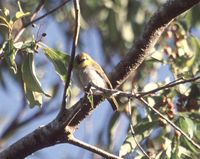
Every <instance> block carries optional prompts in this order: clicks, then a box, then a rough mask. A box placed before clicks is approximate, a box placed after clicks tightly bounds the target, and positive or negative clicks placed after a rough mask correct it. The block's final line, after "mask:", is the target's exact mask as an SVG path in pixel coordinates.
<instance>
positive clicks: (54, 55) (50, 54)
mask: <svg viewBox="0 0 200 159" xmlns="http://www.w3.org/2000/svg"><path fill="white" fill-rule="evenodd" d="M43 51H44V53H45V55H46V56H47V58H48V59H49V60H50V61H51V62H52V63H53V65H54V67H55V69H56V73H57V74H58V75H59V76H60V78H61V80H62V81H65V79H66V74H67V69H66V66H67V63H68V62H69V59H70V56H69V55H67V54H65V53H63V52H60V51H57V50H54V49H52V48H49V47H47V46H45V48H43Z"/></svg>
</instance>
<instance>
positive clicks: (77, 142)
mask: <svg viewBox="0 0 200 159" xmlns="http://www.w3.org/2000/svg"><path fill="white" fill-rule="evenodd" d="M68 143H70V144H72V145H76V146H79V147H81V148H84V149H86V150H88V151H91V152H94V153H96V154H98V155H100V156H102V157H104V158H109V159H122V158H121V157H119V156H116V155H113V154H111V153H109V152H106V151H104V150H102V149H100V148H98V147H95V146H92V145H90V144H87V143H85V142H83V141H80V140H78V139H76V138H74V137H73V136H72V135H70V137H69V139H68Z"/></svg>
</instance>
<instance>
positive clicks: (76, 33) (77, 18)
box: [59, 0, 80, 115]
mask: <svg viewBox="0 0 200 159" xmlns="http://www.w3.org/2000/svg"><path fill="white" fill-rule="evenodd" d="M74 9H75V31H74V38H73V43H72V51H71V58H70V62H69V64H68V69H67V76H66V82H65V88H64V93H63V98H62V105H61V109H60V113H59V115H60V114H61V113H62V112H63V111H64V110H65V105H66V98H67V94H66V92H67V89H68V88H69V85H70V80H71V72H72V69H73V63H74V58H75V54H76V47H77V45H78V37H79V30H80V15H79V14H80V6H79V0H74Z"/></svg>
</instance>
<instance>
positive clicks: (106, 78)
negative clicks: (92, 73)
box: [94, 63, 112, 88]
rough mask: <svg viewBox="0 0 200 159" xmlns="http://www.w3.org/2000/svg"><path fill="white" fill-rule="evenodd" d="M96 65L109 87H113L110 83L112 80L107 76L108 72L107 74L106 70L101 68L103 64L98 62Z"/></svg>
mask: <svg viewBox="0 0 200 159" xmlns="http://www.w3.org/2000/svg"><path fill="white" fill-rule="evenodd" d="M94 67H97V69H96V71H97V73H98V74H99V75H100V76H101V77H102V78H103V79H104V80H105V81H106V84H107V86H108V88H112V84H111V83H110V80H109V79H108V77H107V76H106V74H105V72H104V70H103V69H102V68H101V66H100V65H99V64H97V63H96V64H95V66H94Z"/></svg>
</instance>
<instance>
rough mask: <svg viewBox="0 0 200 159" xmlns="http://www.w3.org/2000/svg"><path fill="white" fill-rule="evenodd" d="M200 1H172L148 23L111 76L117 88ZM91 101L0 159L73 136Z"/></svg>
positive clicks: (81, 103) (84, 101)
mask: <svg viewBox="0 0 200 159" xmlns="http://www.w3.org/2000/svg"><path fill="white" fill-rule="evenodd" d="M199 2H200V0H184V1H180V0H170V1H167V2H166V4H165V5H164V6H163V7H162V8H161V9H160V10H159V11H158V12H157V13H155V14H154V16H153V17H152V18H151V20H150V21H149V22H148V23H147V25H146V27H145V30H144V32H143V34H142V35H141V36H140V38H139V39H138V40H137V41H136V42H135V44H134V47H133V48H132V49H131V51H130V52H129V53H128V54H127V55H126V57H125V58H124V59H122V61H121V62H120V63H119V64H118V65H117V66H116V68H115V69H114V70H113V72H112V73H111V82H112V84H113V86H114V88H117V87H118V86H119V85H120V84H121V83H122V82H123V81H124V80H126V79H127V77H128V75H129V74H130V73H131V72H133V71H135V70H136V69H137V67H138V66H139V65H140V64H141V63H142V61H143V60H144V59H145V57H146V55H148V54H149V52H150V50H151V49H152V48H153V47H154V45H155V44H156V43H157V41H158V39H159V37H160V35H161V34H162V32H163V31H164V29H165V28H166V27H167V26H168V24H169V23H170V22H171V21H172V20H173V19H174V18H175V17H177V16H178V15H180V14H181V13H183V12H185V11H187V10H189V9H190V8H191V7H193V6H194V5H196V4H197V3H199ZM102 100H103V97H101V96H95V97H94V107H95V106H96V105H97V104H98V103H100V102H101V101H102ZM91 110H92V109H91V106H90V102H89V101H88V99H87V97H85V98H82V99H80V101H79V102H77V103H76V104H75V105H74V107H72V108H71V109H70V110H68V111H63V112H62V113H61V115H60V116H59V118H56V119H55V120H53V121H52V122H51V123H49V124H48V125H46V126H44V127H42V128H39V129H37V130H35V131H34V132H32V133H30V134H28V135H27V136H25V137H24V138H22V139H21V140H19V141H18V142H16V143H14V144H13V145H11V146H10V147H9V148H7V149H6V150H4V151H3V152H1V153H0V158H1V159H7V158H9V159H16V158H17V157H18V158H24V157H26V156H28V155H30V154H32V153H33V152H35V151H37V150H40V149H42V148H44V147H48V146H52V145H54V144H57V143H60V141H59V136H60V135H61V134H62V135H63V133H64V128H65V127H66V126H67V127H66V129H65V130H66V133H73V131H75V129H76V128H77V126H78V124H79V123H80V122H81V121H82V120H83V119H85V117H86V116H87V115H88V114H89V113H90V112H91Z"/></svg>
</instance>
